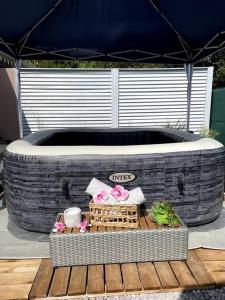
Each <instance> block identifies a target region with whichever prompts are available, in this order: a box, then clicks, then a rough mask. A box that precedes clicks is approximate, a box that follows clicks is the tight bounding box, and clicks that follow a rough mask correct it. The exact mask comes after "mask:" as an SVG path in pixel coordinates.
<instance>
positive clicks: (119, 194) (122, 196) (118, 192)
mask: <svg viewBox="0 0 225 300" xmlns="http://www.w3.org/2000/svg"><path fill="white" fill-rule="evenodd" d="M110 193H111V195H112V196H113V197H114V198H116V200H117V201H124V200H127V198H128V196H129V192H128V191H127V190H125V189H124V187H123V186H121V185H116V186H115V187H114V188H113V189H111V191H110Z"/></svg>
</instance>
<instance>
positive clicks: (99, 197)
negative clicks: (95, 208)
mask: <svg viewBox="0 0 225 300" xmlns="http://www.w3.org/2000/svg"><path fill="white" fill-rule="evenodd" d="M108 197H109V194H108V193H107V192H106V191H100V192H98V193H96V194H94V196H93V200H94V202H95V203H101V202H103V201H104V200H107V199H108Z"/></svg>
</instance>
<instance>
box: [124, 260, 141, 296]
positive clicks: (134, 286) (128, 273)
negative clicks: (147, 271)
mask: <svg viewBox="0 0 225 300" xmlns="http://www.w3.org/2000/svg"><path fill="white" fill-rule="evenodd" d="M121 271H122V276H123V283H124V288H125V291H126V292H131V291H141V290H142V285H141V282H140V279H139V275H138V270H137V265H136V264H135V263H130V264H122V265H121Z"/></svg>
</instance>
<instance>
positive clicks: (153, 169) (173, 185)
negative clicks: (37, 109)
mask: <svg viewBox="0 0 225 300" xmlns="http://www.w3.org/2000/svg"><path fill="white" fill-rule="evenodd" d="M4 176H5V194H6V200H7V208H8V212H9V215H10V218H11V220H12V221H13V222H15V223H16V224H17V225H19V226H21V227H23V228H24V229H27V230H31V231H39V232H48V231H49V230H50V229H51V227H52V224H53V222H54V220H55V217H56V215H57V213H58V212H62V211H63V210H64V209H65V208H68V207H70V206H79V207H80V208H81V209H82V210H88V202H89V198H88V196H87V195H86V194H85V189H86V187H87V185H88V184H89V182H90V180H91V179H92V178H93V177H96V178H98V179H99V180H102V181H104V182H105V183H107V184H110V185H115V184H116V183H119V184H122V185H124V186H125V187H126V188H127V189H132V188H134V187H137V186H140V187H141V188H142V189H143V192H144V194H145V197H146V206H147V207H148V208H149V207H150V206H151V204H152V202H153V201H156V200H168V201H170V202H172V204H173V205H174V207H175V208H176V210H177V211H178V213H179V214H180V215H181V217H182V218H183V220H184V221H185V222H186V223H187V224H188V225H191V226H192V225H198V224H203V223H207V222H210V221H212V220H214V219H215V218H216V217H217V216H218V215H219V213H220V211H221V209H222V202H223V191H224V147H223V145H222V144H220V143H219V142H217V141H215V140H214V139H210V138H202V137H200V136H198V135H194V134H191V133H186V132H183V131H179V130H175V129H163V128H161V129H80V128H74V129H68V130H66V129H64V130H46V131H40V132H37V133H34V134H31V135H29V136H27V137H25V138H24V139H21V140H18V141H15V142H13V143H11V144H10V145H9V146H8V147H7V150H6V152H5V155H4Z"/></svg>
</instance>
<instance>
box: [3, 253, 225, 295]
mask: <svg viewBox="0 0 225 300" xmlns="http://www.w3.org/2000/svg"><path fill="white" fill-rule="evenodd" d="M221 286H225V250H207V249H196V250H190V251H189V254H188V260H187V261H186V262H181V261H170V262H155V263H138V264H134V263H132V264H122V265H119V264H113V265H96V266H88V267H87V266H80V267H72V268H70V267H61V268H57V269H56V270H55V271H54V270H53V269H52V268H51V261H50V260H49V259H29V260H0V295H1V300H4V299H7V300H9V299H38V298H46V297H60V299H61V298H62V297H64V296H65V298H66V295H67V297H68V296H74V297H75V296H77V297H78V298H80V297H82V296H83V295H86V294H88V295H90V296H92V295H93V296H96V295H106V294H110V295H112V294H127V293H156V292H157V293H158V292H164V291H180V290H188V289H189V290H190V289H196V288H214V287H221Z"/></svg>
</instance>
